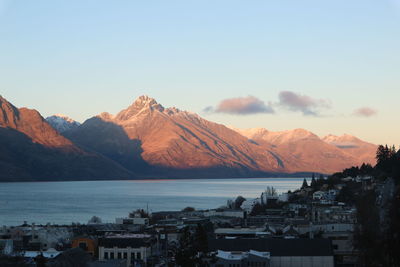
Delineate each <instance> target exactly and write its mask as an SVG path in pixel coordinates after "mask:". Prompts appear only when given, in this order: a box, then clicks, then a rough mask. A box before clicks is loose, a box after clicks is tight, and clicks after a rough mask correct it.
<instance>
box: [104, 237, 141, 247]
mask: <svg viewBox="0 0 400 267" xmlns="http://www.w3.org/2000/svg"><path fill="white" fill-rule="evenodd" d="M148 246H149V243H148V242H146V240H145V239H143V238H100V239H99V247H106V248H113V247H119V248H127V247H131V248H140V247H148Z"/></svg>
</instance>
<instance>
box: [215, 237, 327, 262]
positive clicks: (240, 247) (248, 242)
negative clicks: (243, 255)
mask: <svg viewBox="0 0 400 267" xmlns="http://www.w3.org/2000/svg"><path fill="white" fill-rule="evenodd" d="M208 248H209V252H210V253H215V252H218V251H219V250H222V251H225V252H238V251H239V252H247V251H250V250H255V251H259V252H269V253H270V267H295V266H307V267H333V266H334V256H333V249H332V244H331V241H330V240H329V239H277V238H242V239H211V240H209V244H208Z"/></svg>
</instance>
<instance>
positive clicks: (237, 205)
mask: <svg viewBox="0 0 400 267" xmlns="http://www.w3.org/2000/svg"><path fill="white" fill-rule="evenodd" d="M245 201H246V199H245V198H244V197H242V196H238V197H237V198H236V199H235V203H234V209H235V210H239V209H240V207H241V206H242V204H243V202H245Z"/></svg>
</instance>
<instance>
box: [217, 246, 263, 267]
mask: <svg viewBox="0 0 400 267" xmlns="http://www.w3.org/2000/svg"><path fill="white" fill-rule="evenodd" d="M215 257H216V259H217V261H216V262H215V263H213V264H211V266H215V267H232V266H235V267H247V266H259V267H269V266H270V253H269V252H260V251H255V250H250V251H247V252H241V251H238V252H227V251H223V250H218V251H217V253H216V255H215Z"/></svg>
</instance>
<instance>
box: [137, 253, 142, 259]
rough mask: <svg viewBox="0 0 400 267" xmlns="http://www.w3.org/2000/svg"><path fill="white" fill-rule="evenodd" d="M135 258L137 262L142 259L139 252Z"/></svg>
mask: <svg viewBox="0 0 400 267" xmlns="http://www.w3.org/2000/svg"><path fill="white" fill-rule="evenodd" d="M136 258H137V259H139V260H140V259H141V258H142V255H141V254H140V252H138V253H137V254H136Z"/></svg>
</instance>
